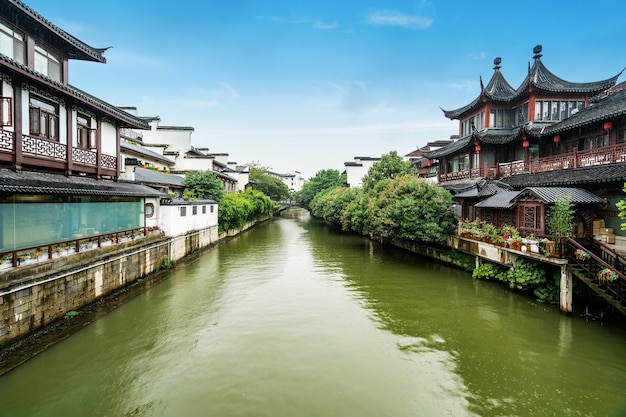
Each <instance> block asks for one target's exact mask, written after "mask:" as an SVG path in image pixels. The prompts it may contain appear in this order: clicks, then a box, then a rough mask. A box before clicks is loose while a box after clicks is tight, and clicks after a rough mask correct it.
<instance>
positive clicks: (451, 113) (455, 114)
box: [441, 96, 481, 119]
mask: <svg viewBox="0 0 626 417" xmlns="http://www.w3.org/2000/svg"><path fill="white" fill-rule="evenodd" d="M480 99H481V96H478V97H476V98H475V99H474V100H472V102H471V103H469V104H466V105H465V106H463V107H459V108H458V109H455V110H444V109H441V111H443V115H444V116H446V117H447V118H448V119H458V118H459V117H460V116H461V115H462V114H464V113H466V112H467V111H469V110H471V109H472V108H474V106H475V105H477V104H478V103H480V102H481V100H480Z"/></svg>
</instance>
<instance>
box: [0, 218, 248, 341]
mask: <svg viewBox="0 0 626 417" xmlns="http://www.w3.org/2000/svg"><path fill="white" fill-rule="evenodd" d="M254 224H255V223H254V222H252V223H251V224H250V225H249V226H248V227H252V226H253V225H254ZM239 232H240V231H232V233H230V234H227V235H229V236H231V235H235V234H237V233H239ZM219 239H220V237H218V231H217V226H213V227H210V228H207V229H203V230H196V231H193V232H190V233H187V234H185V235H183V236H178V237H174V238H166V237H164V236H162V235H160V234H153V235H149V236H146V237H144V238H140V239H137V240H136V241H132V242H127V243H124V244H120V245H113V246H107V247H102V248H97V249H93V250H89V251H86V252H81V253H79V254H74V255H70V256H65V257H60V258H56V259H53V260H48V261H45V262H40V263H38V264H33V265H28V266H23V267H18V268H12V269H9V270H6V271H3V272H2V273H1V274H0V347H2V346H7V345H9V344H11V343H13V342H14V341H16V340H18V339H20V338H22V337H24V336H25V335H27V334H29V333H31V332H33V331H35V330H38V329H41V328H43V327H45V326H46V325H48V324H50V323H52V322H53V321H55V320H57V319H59V318H61V317H63V316H64V315H65V314H66V313H67V312H69V311H72V310H78V309H80V308H81V307H84V306H86V305H88V304H90V303H93V302H94V301H96V300H97V299H98V298H100V297H103V296H104V295H107V294H109V293H111V292H112V291H114V290H117V289H120V288H121V287H124V286H125V285H127V284H130V283H132V282H134V281H136V280H137V279H139V278H142V277H145V276H147V275H149V274H151V273H153V272H155V271H157V270H159V269H160V268H161V265H162V263H163V260H164V259H165V258H167V259H168V260H180V259H182V258H184V257H185V256H187V255H189V254H192V253H194V252H197V251H199V250H202V249H204V248H207V247H208V246H210V245H212V244H215V243H216V242H217V241H218V240H219Z"/></svg>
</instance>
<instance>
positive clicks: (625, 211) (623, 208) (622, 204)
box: [615, 184, 626, 230]
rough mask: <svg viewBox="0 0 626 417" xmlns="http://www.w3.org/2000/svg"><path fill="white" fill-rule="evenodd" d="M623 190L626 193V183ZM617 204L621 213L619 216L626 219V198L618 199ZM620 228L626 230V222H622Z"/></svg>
mask: <svg viewBox="0 0 626 417" xmlns="http://www.w3.org/2000/svg"><path fill="white" fill-rule="evenodd" d="M622 191H624V192H625V193H626V184H624V188H623V189H622ZM615 205H616V206H617V209H618V210H619V213H617V215H618V216H619V218H620V219H623V220H626V199H625V200H620V201H618V202H617V203H616V204H615ZM620 229H622V230H626V223H622V224H621V225H620Z"/></svg>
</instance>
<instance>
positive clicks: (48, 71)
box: [35, 45, 61, 82]
mask: <svg viewBox="0 0 626 417" xmlns="http://www.w3.org/2000/svg"><path fill="white" fill-rule="evenodd" d="M35 71H38V72H40V73H42V74H43V75H47V76H48V77H50V78H52V79H53V80H55V81H59V82H61V58H60V57H59V55H57V54H56V53H54V52H52V51H49V50H47V49H45V48H43V47H42V46H41V45H35Z"/></svg>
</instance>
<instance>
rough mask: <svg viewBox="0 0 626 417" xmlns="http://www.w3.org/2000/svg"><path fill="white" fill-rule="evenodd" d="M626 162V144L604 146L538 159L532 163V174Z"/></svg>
mask: <svg viewBox="0 0 626 417" xmlns="http://www.w3.org/2000/svg"><path fill="white" fill-rule="evenodd" d="M623 162H626V144H624V143H620V144H617V145H610V146H603V147H600V148H595V149H587V150H584V151H578V150H574V151H573V152H569V153H565V154H561V155H554V156H549V157H545V158H538V159H535V160H533V161H532V164H531V165H532V172H546V171H557V170H563V169H571V168H584V167H591V166H598V165H607V164H619V163H623Z"/></svg>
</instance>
